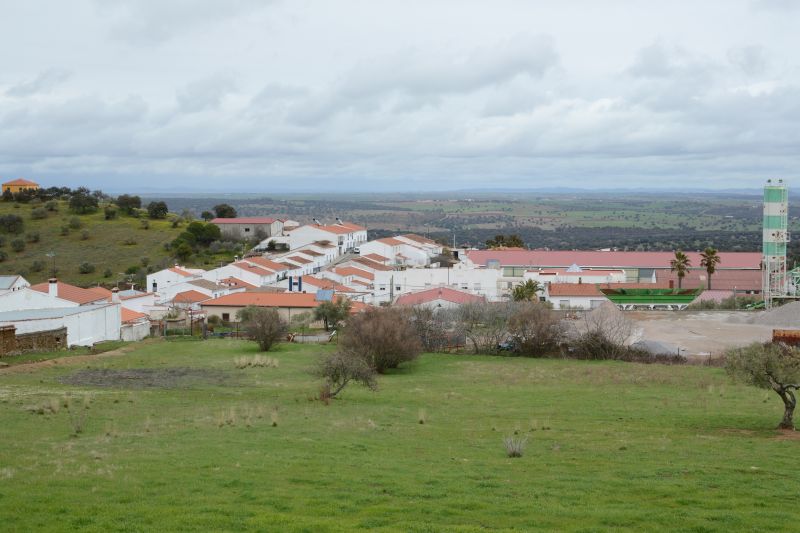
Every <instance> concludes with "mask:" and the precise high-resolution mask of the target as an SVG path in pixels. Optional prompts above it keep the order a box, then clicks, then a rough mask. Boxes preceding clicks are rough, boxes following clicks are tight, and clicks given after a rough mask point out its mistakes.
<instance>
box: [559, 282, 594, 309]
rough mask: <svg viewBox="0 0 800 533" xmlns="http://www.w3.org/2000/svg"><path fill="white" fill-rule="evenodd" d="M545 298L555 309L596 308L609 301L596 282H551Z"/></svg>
mask: <svg viewBox="0 0 800 533" xmlns="http://www.w3.org/2000/svg"><path fill="white" fill-rule="evenodd" d="M544 298H545V300H546V301H548V302H550V303H551V304H552V305H553V309H595V308H597V307H600V306H601V305H603V303H605V302H607V301H608V298H606V296H605V295H604V294H603V293H602V292H600V289H598V288H597V285H595V284H594V283H550V284H548V285H545V288H544Z"/></svg>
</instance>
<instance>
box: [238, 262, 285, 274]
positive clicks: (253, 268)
mask: <svg viewBox="0 0 800 533" xmlns="http://www.w3.org/2000/svg"><path fill="white" fill-rule="evenodd" d="M233 266H235V267H237V268H241V269H242V270H246V271H247V272H252V273H253V274H256V275H257V276H271V275H273V274H274V273H275V272H273V271H271V270H267V269H266V268H262V267H260V266H258V265H253V264H251V263H245V262H244V261H239V262H238V263H234V264H233ZM281 270H286V269H285V268H284V269H281Z"/></svg>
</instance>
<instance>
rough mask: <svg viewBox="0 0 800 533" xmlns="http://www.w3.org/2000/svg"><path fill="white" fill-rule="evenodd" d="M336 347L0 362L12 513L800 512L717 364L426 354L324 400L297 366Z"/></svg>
mask: <svg viewBox="0 0 800 533" xmlns="http://www.w3.org/2000/svg"><path fill="white" fill-rule="evenodd" d="M329 349H330V348H329V347H327V346H313V345H280V346H279V347H278V349H277V350H276V351H274V352H271V353H270V357H274V358H275V359H277V360H278V361H279V363H280V364H279V365H278V366H277V367H270V368H267V367H263V368H262V367H253V368H248V369H247V370H246V371H242V370H237V369H236V368H235V365H234V361H235V360H236V358H239V357H250V358H252V357H254V356H256V355H258V353H257V352H256V350H255V347H254V345H253V344H251V343H247V342H244V341H234V340H213V341H205V342H201V341H194V342H153V343H150V344H145V345H142V346H141V347H139V348H138V349H136V350H134V351H131V352H129V353H127V354H126V355H123V356H119V357H113V358H107V359H102V360H98V361H96V362H95V363H94V365H90V366H93V367H98V368H106V369H114V370H124V369H137V368H146V369H168V368H173V367H175V368H179V367H191V368H193V369H203V370H206V371H208V372H214V373H215V374H214V375H215V376H224V379H223V380H222V381H219V380H215V381H209V382H208V383H206V382H203V381H202V380H199V381H198V380H195V381H192V382H190V383H187V384H186V385H185V386H183V387H180V388H173V389H166V388H145V389H133V388H120V387H88V386H68V385H64V384H62V382H61V381H60V378H62V377H63V376H66V375H71V374H73V373H75V372H77V371H78V370H86V365H85V364H81V365H80V367H77V366H72V367H69V366H67V365H58V366H57V367H53V368H47V369H43V370H41V371H37V372H35V373H31V374H4V375H0V427H2V428H3V430H2V434H1V436H0V479H2V483H0V514H2V516H3V529H4V530H6V531H31V530H64V529H78V528H80V529H82V530H85V531H104V532H105V531H132V530H154V529H158V530H163V531H167V530H214V531H233V530H244V529H256V530H264V531H314V532H319V531H354V530H366V529H376V530H379V531H483V530H486V529H494V530H520V531H528V530H572V531H597V530H606V529H619V530H651V531H652V530H659V529H670V530H684V531H714V530H718V531H723V530H744V529H747V530H766V529H769V530H781V529H783V530H787V531H788V530H792V529H794V527H793V525H792V524H794V523H796V521H797V519H798V515H800V509H798V508H797V507H796V506H795V505H794V499H793V497H792V496H791V495H792V494H794V491H795V482H794V480H795V479H796V478H797V477H798V474H800V466H798V462H797V450H798V446H799V445H800V441H798V440H794V439H791V438H787V437H786V436H785V435H781V434H779V433H777V432H776V431H775V430H774V429H773V428H774V426H775V425H776V423H777V421H778V419H779V416H780V414H781V410H780V405H779V403H780V402H779V401H778V400H777V399H776V398H772V396H769V395H765V393H764V392H763V391H759V390H756V389H753V388H747V387H743V386H739V385H734V384H732V383H730V382H729V381H728V379H727V377H726V376H725V375H724V374H723V373H722V371H721V370H719V369H714V368H705V367H689V366H660V365H650V366H647V365H637V364H625V363H612V362H578V361H562V360H530V359H520V358H499V357H483V356H454V355H426V356H423V357H422V358H421V359H420V360H419V361H418V362H416V363H415V364H413V365H412V366H411V367H409V368H406V369H402V370H400V371H397V372H395V373H392V374H389V375H386V376H382V377H381V378H380V383H379V386H380V390H379V391H378V392H375V393H373V392H369V391H367V390H365V389H363V388H359V387H357V386H351V387H350V388H348V389H346V390H345V391H344V392H343V393H342V398H341V399H338V400H334V401H332V402H331V403H330V405H328V406H325V405H324V404H322V403H321V402H319V401H315V400H313V397H314V396H315V395H316V393H317V391H318V388H319V383H318V382H317V381H316V380H314V379H313V378H312V377H311V376H310V375H309V374H308V373H307V369H308V368H309V367H311V365H312V364H313V362H314V360H315V358H316V357H317V356H318V355H319V354H321V353H323V352H325V351H326V350H329ZM63 398H72V400H71V406H73V407H71V408H70V409H71V410H70V409H65V408H62V409H57V410H56V411H57V412H51V411H49V410H48V409H42V411H43V413H44V414H38V411H32V410H30V409H29V407H30V406H32V405H33V406H47V405H50V404H51V403H50V402H51V401H52V399H56V400H57V401H59V402H60V401H63ZM53 405H55V404H53ZM83 405H86V406H88V409H86V413H85V414H82V415H81V416H85V419H83V420H80V421H79V422H81V424H80V425H81V428H80V429H81V431H80V432H79V433H77V435H78V436H71V435H73V434H75V433H76V431H75V427H74V420H73V419H71V418H70V417H71V416H73V417H74V416H77V415H76V414H75V413H76V411H75V409H76V406H83ZM70 412H72V413H73V414H72V415H70ZM421 419H424V423H420V420H421ZM511 435H513V436H514V438H515V439H517V440H519V441H522V440H524V442H525V443H526V444H525V450H524V454H523V456H522V457H518V458H513V459H511V458H509V457H508V456H507V452H506V448H505V444H504V439H505V438H506V437H508V436H511Z"/></svg>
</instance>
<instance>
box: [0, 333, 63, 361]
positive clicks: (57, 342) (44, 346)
mask: <svg viewBox="0 0 800 533" xmlns="http://www.w3.org/2000/svg"><path fill="white" fill-rule="evenodd" d="M10 329H11V332H12V334H13V332H14V327H13V326H10ZM7 335H8V333H7V332H6V328H0V350H1V351H0V355H8V354H12V353H13V354H20V353H28V352H54V351H56V350H64V349H66V347H67V328H59V329H51V330H48V331H36V332H34V333H24V334H22V335H15V336H14V346H13V349H11V350H9V351H6V350H5V348H6V347H7V346H8V345H9V342H8V341H7V339H6V336H7Z"/></svg>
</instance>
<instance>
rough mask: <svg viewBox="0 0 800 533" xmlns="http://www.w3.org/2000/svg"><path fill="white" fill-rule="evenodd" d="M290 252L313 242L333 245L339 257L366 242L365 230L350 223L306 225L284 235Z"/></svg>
mask: <svg viewBox="0 0 800 533" xmlns="http://www.w3.org/2000/svg"><path fill="white" fill-rule="evenodd" d="M286 237H288V245H289V249H290V250H294V249H296V248H300V247H302V246H306V245H308V244H311V243H314V242H325V241H327V242H329V243H331V244H333V245H334V246H335V247H336V249H337V252H338V254H339V255H341V254H344V253H347V252H351V251H354V250H355V249H356V248H358V247H359V246H360V245H361V244H363V243H365V242H367V229H366V228H364V227H362V226H359V225H357V224H353V223H351V222H337V223H336V224H329V225H322V224H308V225H305V226H300V227H299V228H297V229H294V230H292V231H290V232H287V233H286Z"/></svg>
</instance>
